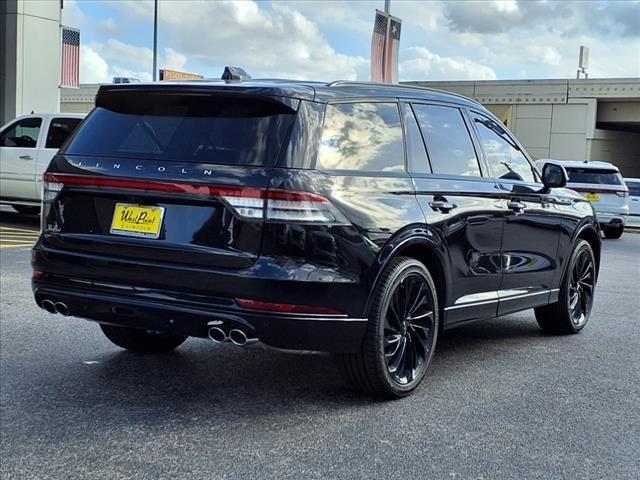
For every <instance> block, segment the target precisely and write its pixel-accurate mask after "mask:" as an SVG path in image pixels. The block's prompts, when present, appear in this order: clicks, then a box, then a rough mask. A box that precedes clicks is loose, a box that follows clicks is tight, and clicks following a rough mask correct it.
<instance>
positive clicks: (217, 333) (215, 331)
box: [207, 327, 227, 343]
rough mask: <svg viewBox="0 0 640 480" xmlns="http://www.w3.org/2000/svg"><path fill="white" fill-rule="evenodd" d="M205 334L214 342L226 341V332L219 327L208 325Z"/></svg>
mask: <svg viewBox="0 0 640 480" xmlns="http://www.w3.org/2000/svg"><path fill="white" fill-rule="evenodd" d="M207 334H208V336H209V339H210V340H211V341H212V342H214V343H224V342H226V341H227V334H226V333H224V330H223V329H221V328H219V327H210V328H209V330H208V332H207Z"/></svg>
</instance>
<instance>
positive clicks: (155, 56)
mask: <svg viewBox="0 0 640 480" xmlns="http://www.w3.org/2000/svg"><path fill="white" fill-rule="evenodd" d="M387 1H388V0H387ZM157 75H158V0H153V81H154V82H155V81H156V80H157V79H158V78H157Z"/></svg>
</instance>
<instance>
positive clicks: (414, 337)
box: [384, 273, 435, 385]
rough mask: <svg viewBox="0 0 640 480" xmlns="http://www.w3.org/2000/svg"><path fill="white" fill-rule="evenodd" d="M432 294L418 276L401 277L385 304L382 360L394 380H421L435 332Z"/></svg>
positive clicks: (427, 285) (400, 381)
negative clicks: (386, 305) (386, 304)
mask: <svg viewBox="0 0 640 480" xmlns="http://www.w3.org/2000/svg"><path fill="white" fill-rule="evenodd" d="M433 307H434V305H433V294H432V292H431V291H430V289H429V284H428V283H427V281H426V279H425V278H424V277H423V276H422V275H420V274H419V273H410V274H408V275H407V276H405V277H403V278H402V279H401V281H400V283H399V284H398V285H397V286H396V287H395V289H394V290H393V293H392V294H391V298H390V300H389V302H388V307H387V311H386V314H385V320H384V358H385V362H386V365H387V370H388V372H389V374H390V375H391V377H392V378H393V380H394V381H395V382H397V383H399V384H401V385H406V384H408V383H410V382H411V381H413V380H414V379H416V378H419V377H421V375H422V370H423V369H424V368H426V363H427V359H428V358H429V355H430V350H431V345H432V343H433V335H434V333H435V328H434V325H433V322H434V318H435V316H434V311H433Z"/></svg>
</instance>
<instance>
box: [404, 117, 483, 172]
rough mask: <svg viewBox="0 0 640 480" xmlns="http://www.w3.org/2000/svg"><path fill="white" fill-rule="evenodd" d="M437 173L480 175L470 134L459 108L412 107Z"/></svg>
mask: <svg viewBox="0 0 640 480" xmlns="http://www.w3.org/2000/svg"><path fill="white" fill-rule="evenodd" d="M413 109H414V111H415V113H416V117H417V118H418V124H419V125H420V129H421V130H422V135H423V136H424V142H425V144H426V145H427V152H428V153H429V160H430V161H431V167H432V168H433V172H434V173H442V174H447V175H467V176H478V177H479V176H480V167H479V165H478V158H477V156H476V152H475V149H474V148H473V143H472V141H471V137H470V136H469V131H468V130H467V126H466V125H465V123H464V119H463V118H462V113H461V112H460V110H458V109H457V108H452V107H440V106H436V105H413Z"/></svg>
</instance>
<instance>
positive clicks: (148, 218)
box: [111, 203, 164, 238]
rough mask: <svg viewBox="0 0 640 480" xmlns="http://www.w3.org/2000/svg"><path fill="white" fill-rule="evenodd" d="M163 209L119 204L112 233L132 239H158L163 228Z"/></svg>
mask: <svg viewBox="0 0 640 480" xmlns="http://www.w3.org/2000/svg"><path fill="white" fill-rule="evenodd" d="M163 216H164V208H163V207H147V206H142V205H130V204H127V203H117V204H116V209H115V211H114V212H113V221H112V222H111V233H113V234H116V235H129V236H132V237H144V238H158V237H159V236H160V228H161V227H162V217H163Z"/></svg>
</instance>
